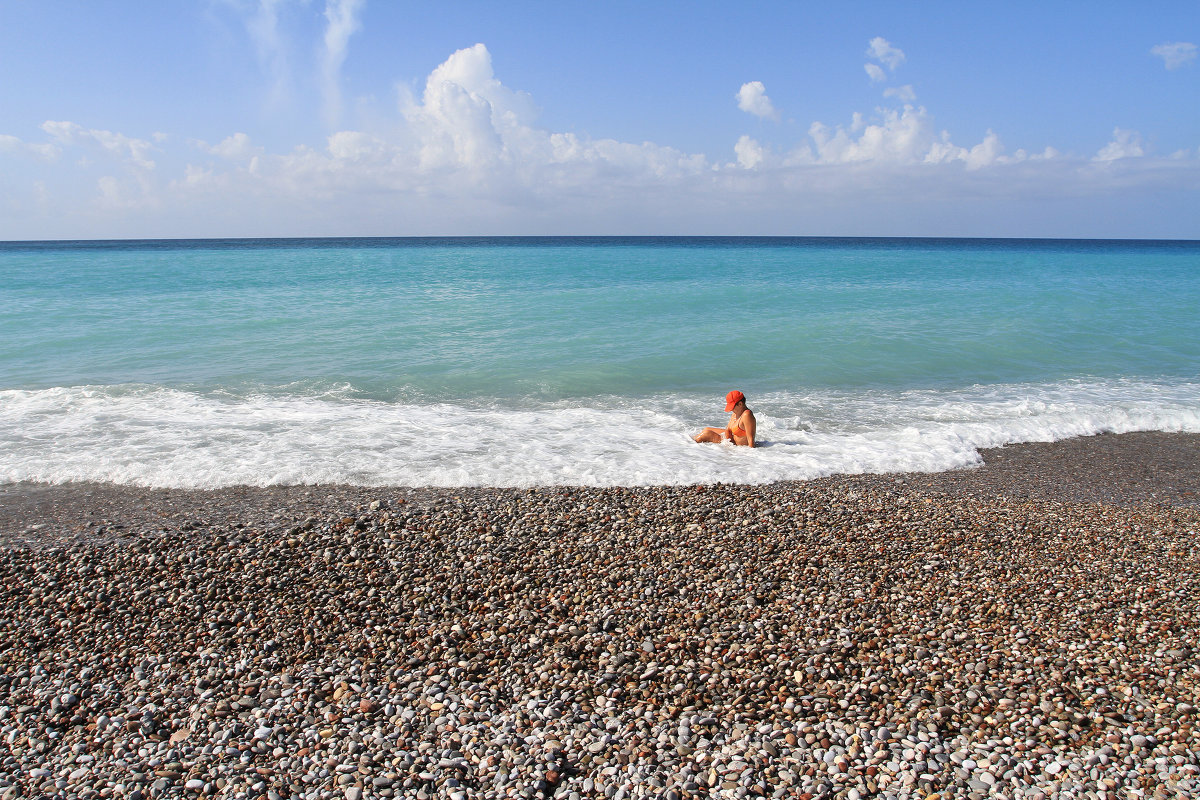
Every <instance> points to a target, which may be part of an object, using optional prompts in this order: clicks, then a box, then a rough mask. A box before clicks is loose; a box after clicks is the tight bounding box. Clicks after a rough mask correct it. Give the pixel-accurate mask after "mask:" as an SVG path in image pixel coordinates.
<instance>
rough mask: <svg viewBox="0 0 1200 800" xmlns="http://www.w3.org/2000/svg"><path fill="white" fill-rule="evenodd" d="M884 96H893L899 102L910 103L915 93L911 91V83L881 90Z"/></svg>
mask: <svg viewBox="0 0 1200 800" xmlns="http://www.w3.org/2000/svg"><path fill="white" fill-rule="evenodd" d="M883 96H884V97H894V98H896V99H897V100H899V101H900V102H901V103H911V102H913V101H914V100H916V99H917V93H916V92H914V91H913V87H912V85H911V84H905V85H904V86H893V87H892V88H890V89H884V90H883Z"/></svg>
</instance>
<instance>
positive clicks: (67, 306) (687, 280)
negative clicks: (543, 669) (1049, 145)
mask: <svg viewBox="0 0 1200 800" xmlns="http://www.w3.org/2000/svg"><path fill="white" fill-rule="evenodd" d="M1197 309H1200V243H1198V242H1191V241H1076V240H1008V239H1004V240H962V239H822V238H723V237H711V238H710V237H699V238H675V237H635V238H621V237H600V238H592V237H587V238H523V237H513V238H510V237H504V238H430V239H286V240H193V241H128V242H112V241H105V242H23V243H22V242H11V243H0V482H12V481H23V480H33V481H51V482H60V481H71V480H96V481H112V482H117V483H124V484H136V485H144V486H179V487H216V486H225V485H233V484H250V485H266V484H277V483H330V482H338V483H357V484H366V485H410V486H429V485H433V486H468V485H495V486H528V485H558V484H586V485H638V484H682V483H696V482H718V481H720V482H752V483H758V482H766V481H775V480H787V479H800V478H810V477H817V476H821V475H827V474H831V473H835V472H895V471H909V470H921V471H930V470H944V469H951V468H955V467H963V466H969V465H971V464H974V463H978V452H977V451H978V449H979V448H981V447H991V446H997V445H1001V444H1005V443H1011V442H1020V441H1050V440H1055V439H1061V438H1065V437H1071V436H1079V435H1088V434H1094V433H1098V432H1103V431H1117V432H1121V431H1132V430H1167V431H1192V432H1200V314H1198V313H1197ZM734 388H736V389H741V390H742V391H744V392H745V393H746V396H747V398H748V401H749V405H750V407H751V408H753V409H754V411H755V413H756V415H757V417H758V420H759V437H760V439H762V440H763V442H764V443H765V445H766V446H765V447H764V448H762V449H757V450H755V451H749V450H746V449H741V448H733V447H731V446H725V445H707V446H702V445H696V444H694V443H693V442H692V441H691V438H690V437H691V435H693V434H694V433H695V432H696V431H697V430H699V429H700V428H701V427H703V426H705V425H723V424H724V422H725V420H726V418H727V415H726V414H725V413H724V395H725V393H726V392H727V391H729V390H730V389H734Z"/></svg>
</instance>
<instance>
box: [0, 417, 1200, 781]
mask: <svg viewBox="0 0 1200 800" xmlns="http://www.w3.org/2000/svg"><path fill="white" fill-rule="evenodd" d="M983 457H984V462H985V463H984V465H983V466H981V467H978V468H974V469H967V470H960V471H955V472H946V473H937V474H904V475H862V476H835V477H831V478H825V479H820V480H814V481H805V482H792V483H774V484H766V485H757V486H743V485H725V484H720V485H706V486H673V487H630V488H620V487H618V488H569V487H551V488H537V489H458V490H433V489H412V488H366V487H351V486H290V487H271V488H262V489H256V488H237V489H223V490H216V491H210V492H203V491H185V490H150V489H140V488H135V487H128V486H113V485H98V484H64V485H44V484H10V485H6V486H0V598H2V599H0V800H9V798H17V797H51V796H54V797H78V798H97V797H106V798H107V797H113V798H130V799H131V800H143V799H144V798H158V797H209V796H211V797H221V798H250V797H256V798H257V797H265V798H271V800H277V798H335V799H336V800H341V799H342V798H345V800H362V798H375V797H395V798H418V799H420V800H426V799H427V798H449V799H450V800H468V799H469V798H471V799H473V798H503V797H521V798H549V797H555V798H617V800H623V799H624V798H643V797H668V798H686V797H719V798H741V797H780V798H782V797H787V798H839V799H840V798H846V799H847V800H855V799H856V798H866V797H883V798H918V797H921V798H934V799H935V800H939V799H940V798H950V797H956V798H957V797H964V798H985V797H1003V798H1068V797H1070V798H1099V799H1100V800H1107V799H1108V798H1126V797H1133V798H1137V797H1155V798H1162V797H1188V796H1194V795H1197V794H1200V755H1198V754H1197V751H1198V750H1200V732H1198V731H1197V729H1196V727H1195V726H1196V725H1197V722H1198V721H1197V717H1196V708H1195V707H1196V706H1197V705H1200V653H1198V652H1197V651H1196V649H1195V647H1196V643H1197V641H1200V601H1198V598H1200V591H1198V590H1200V556H1198V550H1197V534H1198V532H1200V498H1198V496H1197V495H1198V493H1200V436H1198V435H1193V434H1165V433H1135V434H1122V435H1102V436H1095V437H1088V438H1083V439H1074V440H1068V441H1064V442H1058V443H1053V444H1027V445H1017V446H1010V447H1006V448H1003V449H999V450H989V451H985V452H984V453H983Z"/></svg>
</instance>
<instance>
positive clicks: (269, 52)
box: [227, 0, 289, 104]
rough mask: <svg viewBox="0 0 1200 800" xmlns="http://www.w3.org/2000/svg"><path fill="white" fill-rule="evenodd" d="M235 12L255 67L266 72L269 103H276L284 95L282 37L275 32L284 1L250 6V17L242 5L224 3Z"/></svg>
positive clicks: (269, 0)
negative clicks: (240, 17) (239, 14)
mask: <svg viewBox="0 0 1200 800" xmlns="http://www.w3.org/2000/svg"><path fill="white" fill-rule="evenodd" d="M227 3H228V4H229V5H232V6H233V7H234V8H235V9H236V10H238V11H242V12H243V14H244V17H243V20H242V22H243V25H245V28H246V33H247V34H248V35H249V37H250V41H251V43H252V44H253V45H254V52H255V55H256V56H257V57H258V63H259V64H260V65H261V66H262V67H263V68H264V69H265V70H266V71H267V74H268V75H270V77H271V82H272V95H273V97H272V103H275V104H277V103H279V102H280V101H281V100H282V99H283V97H284V95H285V94H286V92H287V82H288V78H289V75H288V71H289V68H288V54H287V47H286V45H285V42H284V38H283V35H282V34H281V33H280V31H279V9H280V8H281V7H282V6H284V5H286V3H287V0H258V3H257V4H252V5H253V6H254V10H253V12H252V13H246V11H245V10H244V8H243V3H241V2H239V1H238V0H227Z"/></svg>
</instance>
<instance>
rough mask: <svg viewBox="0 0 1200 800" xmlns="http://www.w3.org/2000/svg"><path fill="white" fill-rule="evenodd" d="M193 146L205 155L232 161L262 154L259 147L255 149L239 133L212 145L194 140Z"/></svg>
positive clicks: (248, 140) (247, 137) (248, 138)
mask: <svg viewBox="0 0 1200 800" xmlns="http://www.w3.org/2000/svg"><path fill="white" fill-rule="evenodd" d="M193 144H195V145H196V147H197V148H199V149H200V150H203V151H204V152H205V153H210V154H212V155H214V156H219V157H221V158H227V159H230V160H234V161H237V160H245V159H248V158H251V157H252V156H255V155H258V154H259V153H262V152H263V149H262V148H261V147H255V146H254V145H252V144H251V143H250V137H249V136H247V135H246V134H244V133H240V132H239V133H235V134H233V135H231V136H227V137H225V138H224V139H222V140H221V141H220V142H219V143H217V144H214V145H210V144H208V143H207V142H204V141H200V140H195V141H194V142H193Z"/></svg>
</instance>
